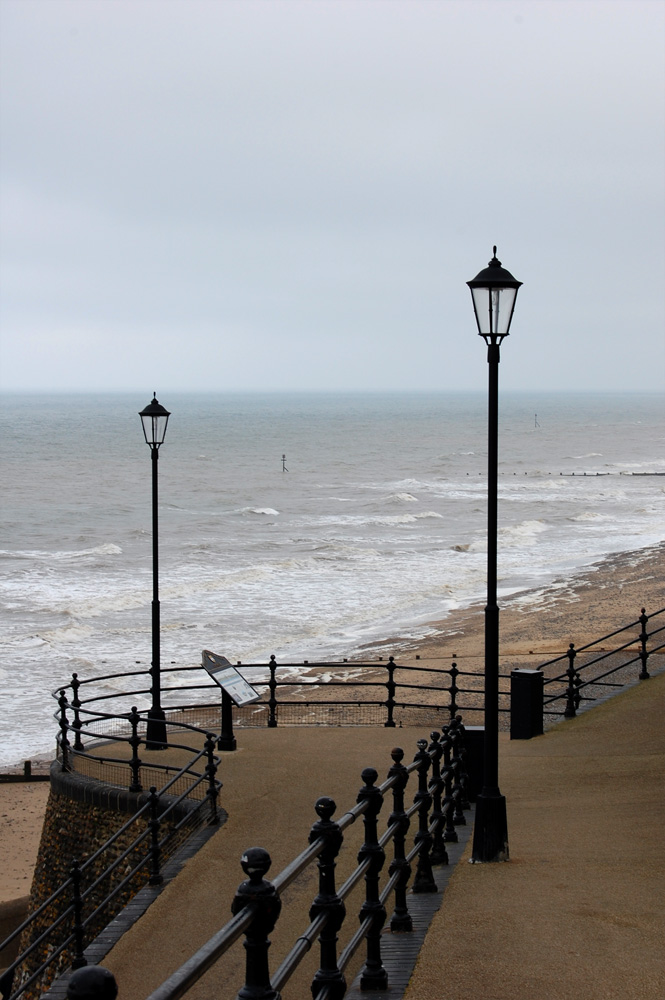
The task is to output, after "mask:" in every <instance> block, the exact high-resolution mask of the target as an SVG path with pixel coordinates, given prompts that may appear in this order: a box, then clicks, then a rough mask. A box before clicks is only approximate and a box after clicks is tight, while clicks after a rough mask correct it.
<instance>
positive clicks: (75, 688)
mask: <svg viewBox="0 0 665 1000" xmlns="http://www.w3.org/2000/svg"><path fill="white" fill-rule="evenodd" d="M80 687H81V682H80V680H79V676H78V674H72V693H73V695H74V697H73V698H72V708H73V709H74V721H73V723H72V729H73V730H74V749H75V750H83V749H85V748H84V746H83V741H82V740H81V716H80V715H79V708H80V707H81V702H80V700H79V688H80Z"/></svg>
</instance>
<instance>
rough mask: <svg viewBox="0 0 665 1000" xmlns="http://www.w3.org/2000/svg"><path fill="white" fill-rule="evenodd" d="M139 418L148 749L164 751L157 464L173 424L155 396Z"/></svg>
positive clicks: (164, 720)
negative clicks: (147, 594)
mask: <svg viewBox="0 0 665 1000" xmlns="http://www.w3.org/2000/svg"><path fill="white" fill-rule="evenodd" d="M139 416H140V418H141V423H142V424H143V433H144V434H145V439H146V443H147V444H148V445H149V447H150V457H151V459H152V666H151V668H150V676H151V678H152V684H151V688H150V694H151V696H152V705H151V707H150V711H149V713H148V727H147V732H146V746H147V748H148V749H149V750H161V749H162V748H163V747H165V746H166V717H165V715H164V710H163V708H162V704H161V697H162V693H161V661H160V657H161V652H160V635H159V628H160V622H159V536H158V531H157V528H158V514H157V461H158V459H159V447H160V445H161V444H163V443H164V437H165V435H166V425H167V424H168V422H169V417H170V416H171V414H170V413H169V411H168V410H165V409H164V407H163V406H162V405H161V403H159V402H158V401H157V394H156V393H155V394H154V398H153V400H152V402H150V403H149V404H148V405H147V406H146V408H145V409H144V410H141V412H140V413H139Z"/></svg>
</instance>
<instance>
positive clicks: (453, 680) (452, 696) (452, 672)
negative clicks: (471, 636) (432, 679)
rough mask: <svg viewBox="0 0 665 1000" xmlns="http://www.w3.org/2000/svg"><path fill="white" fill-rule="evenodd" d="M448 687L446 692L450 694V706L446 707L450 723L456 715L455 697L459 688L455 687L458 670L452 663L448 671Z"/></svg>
mask: <svg viewBox="0 0 665 1000" xmlns="http://www.w3.org/2000/svg"><path fill="white" fill-rule="evenodd" d="M448 673H449V674H450V687H449V688H448V691H449V693H450V704H449V706H448V712H449V714H450V718H451V721H452V719H454V718H455V715H456V714H457V695H458V694H459V688H458V687H457V678H458V677H459V670H458V669H457V664H456V663H455V662H454V661H453V663H452V665H451V667H450V670H449V671H448Z"/></svg>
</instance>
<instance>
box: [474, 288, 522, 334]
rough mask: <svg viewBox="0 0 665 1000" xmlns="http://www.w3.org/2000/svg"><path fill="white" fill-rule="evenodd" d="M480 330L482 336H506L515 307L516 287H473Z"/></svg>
mask: <svg viewBox="0 0 665 1000" xmlns="http://www.w3.org/2000/svg"><path fill="white" fill-rule="evenodd" d="M471 295H472V296H473V306H474V309H475V312H476V319H477V322H478V330H479V332H480V334H481V335H482V336H489V335H493V334H498V335H499V336H505V335H506V334H507V333H508V330H509V327H510V321H511V319H512V315H513V309H514V308H515V297H516V295H517V289H516V288H500V287H499V288H488V287H485V288H472V289H471Z"/></svg>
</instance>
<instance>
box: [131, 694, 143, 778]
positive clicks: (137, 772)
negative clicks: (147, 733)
mask: <svg viewBox="0 0 665 1000" xmlns="http://www.w3.org/2000/svg"><path fill="white" fill-rule="evenodd" d="M127 718H128V719H129V724H130V726H131V727H132V735H131V736H130V737H129V745H130V747H131V748H132V758H131V760H130V762H129V768H130V771H131V776H132V780H131V782H130V785H129V790H130V792H141V791H143V785H142V784H141V759H140V757H139V753H138V751H139V746H140V745H141V737H140V736H139V722H140V721H141V716H140V715H139V713H138V712H137V711H136V705H132V710H131V712H130V713H129V715H128V716H127Z"/></svg>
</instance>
